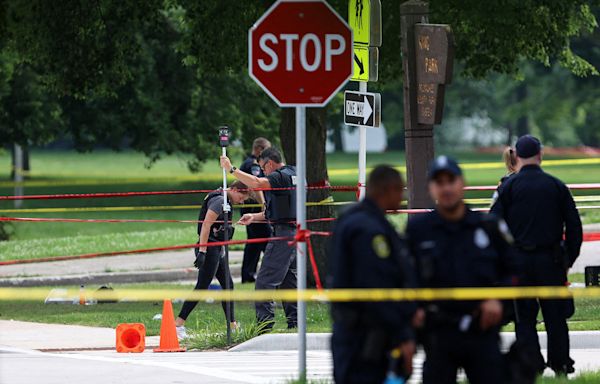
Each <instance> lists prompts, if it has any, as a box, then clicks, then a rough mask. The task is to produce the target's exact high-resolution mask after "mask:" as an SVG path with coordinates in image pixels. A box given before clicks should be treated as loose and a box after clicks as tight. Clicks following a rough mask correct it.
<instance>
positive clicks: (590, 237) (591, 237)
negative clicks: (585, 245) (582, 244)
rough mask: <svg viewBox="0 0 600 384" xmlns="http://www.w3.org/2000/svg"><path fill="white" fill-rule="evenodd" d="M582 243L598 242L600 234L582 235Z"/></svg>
mask: <svg viewBox="0 0 600 384" xmlns="http://www.w3.org/2000/svg"><path fill="white" fill-rule="evenodd" d="M583 241H600V232H594V233H584V234H583Z"/></svg>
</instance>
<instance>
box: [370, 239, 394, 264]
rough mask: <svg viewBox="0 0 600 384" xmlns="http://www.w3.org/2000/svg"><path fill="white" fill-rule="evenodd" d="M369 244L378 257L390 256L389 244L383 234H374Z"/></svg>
mask: <svg viewBox="0 0 600 384" xmlns="http://www.w3.org/2000/svg"><path fill="white" fill-rule="evenodd" d="M371 246H372V247H373V252H375V254H376V255H377V257H379V258H380V259H387V258H388V257H390V253H391V249H390V244H389V243H388V240H387V239H386V237H385V236H384V235H375V236H374V237H373V240H372V241H371Z"/></svg>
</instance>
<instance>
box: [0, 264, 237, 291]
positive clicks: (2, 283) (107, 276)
mask: <svg viewBox="0 0 600 384" xmlns="http://www.w3.org/2000/svg"><path fill="white" fill-rule="evenodd" d="M231 276H232V277H240V276H241V266H240V265H233V266H231ZM197 277H198V271H197V270H196V269H195V268H184V269H167V270H160V271H135V272H110V273H90V274H80V275H65V276H36V277H10V278H4V279H0V287H40V286H64V285H81V284H83V285H88V284H128V283H147V282H163V281H178V280H192V281H193V280H196V278H197Z"/></svg>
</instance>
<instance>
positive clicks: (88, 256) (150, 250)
mask: <svg viewBox="0 0 600 384" xmlns="http://www.w3.org/2000/svg"><path fill="white" fill-rule="evenodd" d="M312 234H313V235H316V236H330V235H331V233H330V232H312ZM282 240H285V241H295V237H291V236H287V237H284V236H279V237H261V238H256V239H246V240H229V241H215V242H210V243H204V244H183V245H172V246H168V247H158V248H144V249H133V250H128V251H114V252H97V253H86V254H83V255H72V256H55V257H44V258H38V259H19V260H6V261H0V266H2V265H14V264H32V263H47V262H52V261H66V260H81V259H94V258H97V257H110V256H122V255H133V254H137V253H153V252H161V251H171V250H177V249H189V248H199V247H221V246H224V245H236V244H256V243H268V242H269V241H282Z"/></svg>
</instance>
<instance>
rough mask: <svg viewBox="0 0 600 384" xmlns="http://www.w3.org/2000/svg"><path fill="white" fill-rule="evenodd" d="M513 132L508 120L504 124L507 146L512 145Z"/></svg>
mask: <svg viewBox="0 0 600 384" xmlns="http://www.w3.org/2000/svg"><path fill="white" fill-rule="evenodd" d="M513 132H514V128H513V124H512V123H510V122H509V123H508V124H506V145H508V146H511V145H512V141H513Z"/></svg>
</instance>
